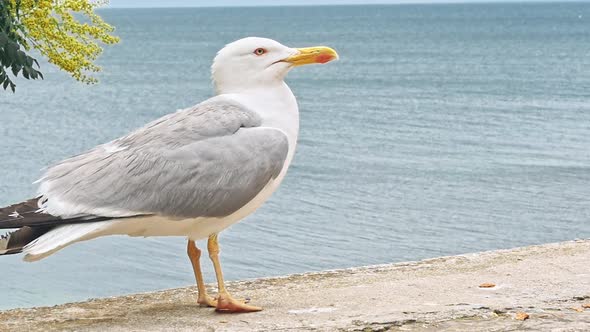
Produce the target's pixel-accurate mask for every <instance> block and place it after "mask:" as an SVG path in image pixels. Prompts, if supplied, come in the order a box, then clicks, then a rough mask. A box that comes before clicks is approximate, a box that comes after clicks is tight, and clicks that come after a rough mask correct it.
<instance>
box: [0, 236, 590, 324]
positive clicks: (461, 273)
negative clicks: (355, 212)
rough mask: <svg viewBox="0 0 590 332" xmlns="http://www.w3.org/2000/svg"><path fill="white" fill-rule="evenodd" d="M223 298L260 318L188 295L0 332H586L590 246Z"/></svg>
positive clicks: (241, 287) (326, 275)
mask: <svg viewBox="0 0 590 332" xmlns="http://www.w3.org/2000/svg"><path fill="white" fill-rule="evenodd" d="M482 283H493V284H495V285H496V286H495V287H492V288H480V287H479V285H480V284H482ZM212 288H213V287H211V289H212ZM212 290H213V289H212ZM229 290H230V291H231V292H232V293H233V294H234V295H235V296H236V297H251V298H252V302H253V304H256V305H261V306H263V307H264V308H265V310H264V311H262V312H260V313H251V314H241V315H227V314H216V313H214V312H213V310H212V309H210V308H200V307H199V306H198V305H196V303H195V302H196V300H195V299H196V289H195V288H194V287H189V288H182V289H171V290H165V291H161V292H155V293H147V294H137V295H129V296H121V297H115V298H106V299H96V300H90V301H87V302H80V303H70V304H64V305H59V306H54V307H43V308H32V309H15V310H9V311H3V312H0V331H5V330H6V331H57V330H60V331H62V330H71V331H74V330H75V331H104V330H117V331H140V330H141V331H268V330H274V331H286V330H289V331H303V330H319V331H335V330H336V331H337V330H340V331H398V330H399V331H401V330H403V331H408V330H410V331H505V330H511V331H512V330H521V329H522V330H525V329H526V330H543V331H550V330H560V331H587V330H588V329H590V308H588V309H585V308H583V305H584V304H590V240H580V241H571V242H563V243H557V244H547V245H541V246H531V247H525V248H517V249H512V250H499V251H492V252H483V253H477V254H469V255H460V256H452V257H441V258H436V259H429V260H424V261H420V262H410V263H400V264H391V265H380V266H370V267H361V268H352V269H346V270H338V271H326V272H320V273H307V274H299V275H291V276H286V277H280V278H268V279H258V280H251V281H240V282H233V283H229ZM517 312H526V313H527V314H528V315H529V319H527V320H524V321H522V320H517V319H516V318H515V316H516V313H517Z"/></svg>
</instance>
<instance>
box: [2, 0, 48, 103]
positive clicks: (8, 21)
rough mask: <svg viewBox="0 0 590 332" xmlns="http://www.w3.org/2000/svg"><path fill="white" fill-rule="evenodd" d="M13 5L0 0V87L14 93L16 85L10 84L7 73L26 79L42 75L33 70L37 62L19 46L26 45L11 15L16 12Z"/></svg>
mask: <svg viewBox="0 0 590 332" xmlns="http://www.w3.org/2000/svg"><path fill="white" fill-rule="evenodd" d="M14 6H15V4H13V3H11V2H10V1H4V0H0V85H1V86H2V87H3V88H4V90H6V89H7V88H8V87H10V89H11V90H12V92H14V89H15V87H16V85H15V84H14V83H13V82H12V80H11V79H10V76H9V72H12V74H13V75H14V76H17V75H18V73H21V74H22V76H23V77H25V78H27V79H37V78H38V77H41V78H43V75H42V74H41V73H40V72H39V71H37V70H36V69H35V68H33V64H35V65H37V68H39V63H38V62H37V60H35V59H33V58H32V57H31V56H29V55H28V54H26V52H24V51H23V50H22V49H21V45H27V42H26V39H25V38H24V37H23V26H22V25H21V24H19V22H18V17H17V16H15V15H12V13H15V12H18V11H17V10H16V7H14Z"/></svg>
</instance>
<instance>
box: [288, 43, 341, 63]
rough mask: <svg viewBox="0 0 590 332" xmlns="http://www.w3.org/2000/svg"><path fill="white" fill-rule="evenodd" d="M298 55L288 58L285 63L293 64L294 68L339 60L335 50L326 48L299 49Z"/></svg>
mask: <svg viewBox="0 0 590 332" xmlns="http://www.w3.org/2000/svg"><path fill="white" fill-rule="evenodd" d="M297 50H298V51H299V53H298V54H295V55H292V56H290V57H288V58H286V59H285V60H283V61H285V62H289V63H292V64H293V65H294V66H303V65H309V64H312V63H326V62H330V61H332V60H337V59H338V53H336V51H334V49H332V48H330V47H326V46H315V47H305V48H298V49H297Z"/></svg>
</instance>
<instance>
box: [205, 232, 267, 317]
mask: <svg viewBox="0 0 590 332" xmlns="http://www.w3.org/2000/svg"><path fill="white" fill-rule="evenodd" d="M207 250H208V251H209V258H211V261H212V262H213V267H214V268H215V276H216V277H217V284H218V287H219V295H218V296H217V307H216V308H215V311H217V312H228V313H232V312H254V311H260V310H262V308H260V307H255V306H251V305H248V304H246V303H244V302H243V301H239V300H236V299H234V298H232V297H231V295H229V293H228V292H227V290H226V289H225V283H224V281H223V273H222V272H221V265H220V264H219V243H217V234H213V235H210V236H209V241H208V242H207Z"/></svg>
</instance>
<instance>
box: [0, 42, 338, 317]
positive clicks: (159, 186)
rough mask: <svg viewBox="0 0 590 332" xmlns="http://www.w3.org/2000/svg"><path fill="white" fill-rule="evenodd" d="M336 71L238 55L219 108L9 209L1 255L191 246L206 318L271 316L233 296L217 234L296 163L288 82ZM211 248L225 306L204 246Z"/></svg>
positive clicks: (218, 78)
mask: <svg viewBox="0 0 590 332" xmlns="http://www.w3.org/2000/svg"><path fill="white" fill-rule="evenodd" d="M335 59H338V54H337V53H336V51H335V50H333V49H332V48H329V47H326V46H318V47H306V48H291V47H287V46H284V45H282V44H281V43H279V42H277V41H274V40H271V39H266V38H258V37H248V38H244V39H240V40H238V41H235V42H232V43H230V44H227V45H226V46H225V47H224V48H223V49H221V50H220V51H219V52H218V53H217V55H216V57H215V59H214V60H213V65H212V66H211V72H212V80H213V83H214V86H215V91H216V95H215V96H214V97H212V98H210V99H208V100H205V101H204V102H202V103H200V104H197V105H196V106H192V107H189V108H186V109H182V110H178V111H177V112H175V113H171V114H168V115H165V116H163V117H161V118H159V119H157V120H155V121H153V122H151V123H148V124H147V125H145V126H144V127H142V128H139V129H137V130H135V131H133V132H131V133H130V134H128V135H126V136H123V137H121V138H118V139H115V140H113V141H111V142H108V143H106V144H102V145H98V146H96V147H95V148H93V149H91V150H89V151H86V152H84V153H82V154H79V155H77V156H74V157H71V158H68V159H65V160H63V161H61V162H59V163H57V164H55V165H53V166H51V167H49V168H48V169H47V170H46V171H45V173H44V174H43V176H42V177H41V178H40V179H39V180H38V181H37V183H38V184H39V186H38V190H37V195H36V196H35V198H33V199H29V200H27V201H24V202H21V203H17V204H13V205H10V206H8V207H5V208H0V229H16V230H13V231H11V232H9V233H7V234H5V235H0V255H7V254H17V253H23V254H24V260H25V261H37V260H40V259H42V258H45V257H47V256H49V255H51V254H53V253H55V252H57V251H58V250H60V249H62V248H64V247H66V246H68V245H70V244H73V243H76V242H80V241H86V240H90V239H94V238H97V237H101V236H107V235H129V236H143V237H148V236H183V237H186V238H187V239H188V244H187V254H188V257H189V259H190V262H191V263H192V267H193V272H194V275H195V279H196V283H197V289H198V299H197V302H198V303H199V304H200V305H201V306H208V307H215V310H216V311H218V312H253V311H259V310H262V308H260V307H257V306H253V305H250V304H248V303H246V301H244V300H239V299H235V298H233V297H232V296H231V295H230V294H229V292H228V291H227V290H226V288H225V284H224V280H223V274H222V270H221V265H220V262H219V244H218V234H219V232H221V231H222V230H224V229H226V228H227V227H229V226H230V225H232V224H234V223H236V222H238V221H240V220H241V219H243V218H244V217H246V216H247V215H249V214H251V213H252V212H254V211H255V210H256V209H257V208H258V207H260V206H261V205H262V204H263V203H264V201H266V200H267V199H268V198H269V197H270V196H271V194H272V193H273V192H274V191H275V190H276V189H277V188H278V186H279V185H280V183H281V181H282V180H283V178H284V177H285V174H286V172H287V169H288V167H289V164H290V163H291V160H292V159H293V154H294V152H295V147H296V144H297V136H298V131H299V110H298V106H297V101H296V99H295V96H294V95H293V93H292V92H291V89H290V88H289V87H288V86H287V84H286V83H285V82H284V79H285V77H286V75H287V73H288V72H289V71H290V70H291V69H292V68H293V67H297V66H302V65H307V64H314V63H320V64H323V63H327V62H329V61H332V60H335ZM205 238H207V239H208V241H207V250H208V253H209V257H210V259H211V261H212V263H213V267H214V269H215V275H216V278H217V283H218V294H217V297H215V298H214V297H212V296H209V295H208V294H207V290H206V288H205V283H204V281H203V276H202V272H201V265H200V257H201V250H200V249H199V248H198V247H197V246H196V243H195V241H196V240H201V239H205Z"/></svg>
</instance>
